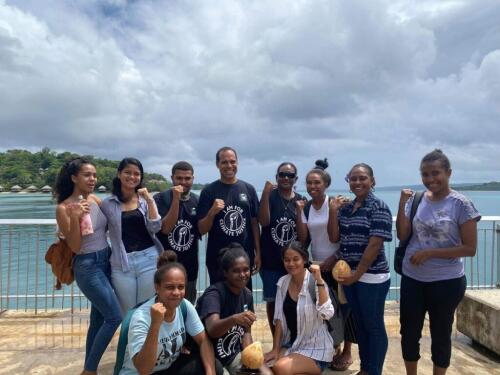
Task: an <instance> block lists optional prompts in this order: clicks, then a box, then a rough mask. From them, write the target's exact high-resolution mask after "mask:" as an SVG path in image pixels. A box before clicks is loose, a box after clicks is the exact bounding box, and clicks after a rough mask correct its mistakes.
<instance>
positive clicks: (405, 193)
mask: <svg viewBox="0 0 500 375" xmlns="http://www.w3.org/2000/svg"><path fill="white" fill-rule="evenodd" d="M413 194H414V191H413V190H411V189H402V190H401V196H400V198H399V203H400V204H405V203H406V202H408V200H409V199H410V198H411V197H412V196H413Z"/></svg>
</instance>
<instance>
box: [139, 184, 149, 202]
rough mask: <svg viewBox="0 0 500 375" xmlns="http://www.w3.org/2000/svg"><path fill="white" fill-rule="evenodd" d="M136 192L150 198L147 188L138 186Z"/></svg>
mask: <svg viewBox="0 0 500 375" xmlns="http://www.w3.org/2000/svg"><path fill="white" fill-rule="evenodd" d="M137 194H138V195H139V196H140V197H142V198H144V199H145V200H151V196H150V195H149V191H148V188H145V187H143V188H140V189H138V190H137Z"/></svg>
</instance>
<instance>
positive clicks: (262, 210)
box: [259, 181, 276, 227]
mask: <svg viewBox="0 0 500 375" xmlns="http://www.w3.org/2000/svg"><path fill="white" fill-rule="evenodd" d="M275 187H276V186H275V185H274V184H273V183H272V182H270V181H266V184H265V185H264V189H263V190H262V195H261V196H260V206H259V223H260V225H262V226H263V227H267V226H268V225H269V223H270V222H271V213H270V211H269V196H270V195H271V192H272V191H273V189H274V188H275Z"/></svg>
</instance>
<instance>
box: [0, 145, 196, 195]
mask: <svg viewBox="0 0 500 375" xmlns="http://www.w3.org/2000/svg"><path fill="white" fill-rule="evenodd" d="M77 156H81V155H79V154H75V153H73V152H69V151H65V152H61V153H56V152H55V151H52V150H50V149H49V148H47V147H44V148H43V149H42V150H41V151H39V152H35V153H32V152H30V151H27V150H8V151H6V152H0V191H11V190H14V191H16V190H17V191H21V190H25V191H32V192H35V191H40V190H41V189H42V187H49V188H52V187H53V186H54V183H55V181H56V177H57V174H58V173H59V170H60V169H61V166H62V165H63V164H64V163H65V162H66V161H67V160H69V159H71V158H74V157H77ZM87 156H89V157H90V158H91V159H92V161H93V162H94V164H95V165H96V169H97V186H98V187H101V186H104V188H105V190H106V191H110V190H111V187H112V180H113V178H114V177H115V176H116V168H117V167H118V164H119V163H120V161H117V160H108V159H100V158H96V157H93V156H91V155H87ZM144 184H145V186H146V187H147V188H148V190H149V191H162V190H165V189H168V188H169V187H170V186H171V183H169V182H168V181H167V179H166V178H165V177H164V176H162V175H161V174H158V173H148V172H145V173H144ZM203 186H204V185H202V184H195V185H193V189H197V190H198V189H200V190H201V189H202V188H203ZM104 188H101V191H104ZM44 190H45V191H46V192H49V191H50V190H49V189H47V188H46V189H44Z"/></svg>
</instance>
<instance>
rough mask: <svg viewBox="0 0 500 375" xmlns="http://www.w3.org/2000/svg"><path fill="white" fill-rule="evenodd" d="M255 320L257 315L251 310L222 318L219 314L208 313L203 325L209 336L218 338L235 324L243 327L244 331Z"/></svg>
mask: <svg viewBox="0 0 500 375" xmlns="http://www.w3.org/2000/svg"><path fill="white" fill-rule="evenodd" d="M256 320H257V316H256V315H255V313H253V312H252V311H244V312H241V313H239V314H234V315H231V316H228V317H227V318H224V319H221V318H220V315H219V314H210V315H209V316H208V317H207V318H206V319H205V326H206V328H207V333H208V335H209V336H210V337H212V338H219V337H222V336H224V334H226V333H227V331H228V330H229V329H231V327H233V326H234V325H236V324H238V325H240V326H242V327H244V328H245V330H246V331H249V330H250V327H251V326H252V324H253V322H255V321H256Z"/></svg>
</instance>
